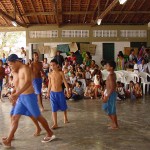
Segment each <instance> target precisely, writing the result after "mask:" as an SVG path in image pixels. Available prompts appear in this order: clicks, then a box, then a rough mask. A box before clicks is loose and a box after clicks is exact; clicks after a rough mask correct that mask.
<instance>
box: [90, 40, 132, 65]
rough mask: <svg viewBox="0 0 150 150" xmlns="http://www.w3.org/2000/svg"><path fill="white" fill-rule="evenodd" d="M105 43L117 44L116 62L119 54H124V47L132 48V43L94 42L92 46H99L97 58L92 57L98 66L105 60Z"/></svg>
mask: <svg viewBox="0 0 150 150" xmlns="http://www.w3.org/2000/svg"><path fill="white" fill-rule="evenodd" d="M103 43H114V44H115V60H116V59H117V54H118V52H119V51H123V52H124V47H130V42H113V41H112V42H92V44H95V45H97V47H96V53H95V56H92V58H93V59H94V60H95V61H96V63H97V64H98V65H100V62H101V60H103Z"/></svg>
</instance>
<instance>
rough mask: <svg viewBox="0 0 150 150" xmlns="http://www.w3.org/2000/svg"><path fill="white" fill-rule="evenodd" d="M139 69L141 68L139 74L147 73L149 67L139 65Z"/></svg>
mask: <svg viewBox="0 0 150 150" xmlns="http://www.w3.org/2000/svg"><path fill="white" fill-rule="evenodd" d="M138 68H139V72H147V69H148V65H147V64H144V65H142V64H140V65H138Z"/></svg>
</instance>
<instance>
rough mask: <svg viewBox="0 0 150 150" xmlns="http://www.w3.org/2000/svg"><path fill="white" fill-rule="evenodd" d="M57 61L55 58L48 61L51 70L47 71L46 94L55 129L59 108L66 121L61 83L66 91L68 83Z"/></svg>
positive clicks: (65, 104)
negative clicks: (48, 98)
mask: <svg viewBox="0 0 150 150" xmlns="http://www.w3.org/2000/svg"><path fill="white" fill-rule="evenodd" d="M58 66H59V65H58V62H57V60H55V59H53V60H51V63H50V68H51V69H52V72H51V73H49V75H48V79H49V84H48V94H47V96H48V97H49V96H50V103H51V107H52V117H53V122H54V124H53V126H52V129H57V128H58V124H57V111H58V110H61V111H63V112H64V123H68V118H67V103H66V99H65V95H64V91H63V89H62V83H64V85H65V87H66V91H67V95H69V93H68V89H69V88H68V84H67V82H66V79H65V77H64V73H63V72H62V71H59V68H58Z"/></svg>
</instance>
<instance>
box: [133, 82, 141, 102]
mask: <svg viewBox="0 0 150 150" xmlns="http://www.w3.org/2000/svg"><path fill="white" fill-rule="evenodd" d="M133 94H134V96H135V98H137V99H138V98H141V97H142V89H141V87H140V84H139V83H136V84H135V86H134V91H133Z"/></svg>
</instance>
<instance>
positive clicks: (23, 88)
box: [0, 47, 150, 146]
mask: <svg viewBox="0 0 150 150" xmlns="http://www.w3.org/2000/svg"><path fill="white" fill-rule="evenodd" d="M22 51H23V55H25V51H24V49H23V50H22ZM149 53H150V51H149V49H144V48H143V47H142V48H141V49H140V51H139V53H138V56H135V55H134V50H131V54H130V56H129V61H128V62H126V61H125V59H124V55H123V52H121V51H120V52H119V54H118V58H117V61H116V63H115V62H114V61H109V62H106V61H105V60H102V61H101V66H99V65H97V64H96V62H95V60H93V59H92V56H91V54H90V53H89V52H86V55H85V57H84V58H83V62H82V63H77V57H76V56H75V55H74V53H73V52H71V53H70V55H69V56H67V57H66V58H64V57H63V56H62V55H61V53H60V51H57V54H56V56H55V57H54V59H52V60H51V62H50V63H48V60H47V58H44V60H43V61H42V62H40V61H39V55H38V53H37V52H34V53H33V61H31V60H30V61H29V62H28V63H27V64H24V63H25V60H26V59H23V60H22V59H19V58H18V56H17V55H15V54H12V55H10V56H9V57H8V58H5V54H3V58H2V59H1V60H0V97H1V91H2V87H3V85H5V86H6V87H7V91H5V92H6V93H4V94H3V95H2V97H9V98H10V100H11V102H12V103H13V108H12V111H11V116H13V117H14V116H15V115H16V114H18V113H19V114H20V115H26V116H30V117H31V119H32V120H33V122H34V123H35V124H36V127H37V131H36V135H38V134H39V133H40V131H41V128H39V125H38V122H37V121H39V122H40V123H41V124H42V125H43V127H44V128H45V130H46V131H47V136H46V137H45V138H44V139H43V140H42V141H43V142H49V141H51V140H53V139H54V138H55V136H54V135H53V133H52V131H51V130H50V128H49V126H48V125H47V122H46V120H45V119H44V118H43V117H42V116H41V113H40V110H41V112H42V111H44V109H45V108H44V105H43V102H42V98H43V97H44V98H45V99H50V103H51V108H52V117H53V126H52V127H51V128H52V129H57V128H58V124H57V111H58V110H62V111H63V112H64V123H68V122H69V121H68V117H67V103H66V99H68V100H69V101H78V100H82V99H85V100H86V99H87V100H88V99H92V100H96V99H98V98H101V99H102V101H103V103H104V104H103V109H104V110H105V111H106V112H107V113H108V115H109V117H110V119H111V121H112V126H111V127H110V128H111V129H116V128H118V123H117V116H116V106H115V100H116V97H117V100H125V99H126V98H131V99H137V98H140V97H142V89H141V84H140V83H139V82H136V83H135V82H133V81H130V84H129V88H128V89H125V88H124V84H123V83H121V82H120V81H118V82H116V75H115V72H114V71H115V69H116V68H117V70H124V69H126V68H130V69H133V72H135V73H138V72H147V73H150V70H149V69H150V63H149V60H150V54H149ZM104 70H106V71H108V72H109V74H108V77H107V79H106V80H104V78H103V75H102V71H104ZM4 78H5V83H3V79H4ZM33 88H34V89H33ZM33 90H34V92H33ZM14 91H15V92H14ZM16 91H17V92H16ZM16 93H17V94H16ZM33 93H35V94H36V95H37V97H36V98H35V95H34V94H33ZM20 94H21V95H20ZM24 94H25V95H24ZM26 94H27V95H26ZM19 95H20V96H19ZM32 98H33V99H35V101H36V99H38V102H39V108H40V110H39V108H38V106H37V104H36V102H34V101H33V103H34V104H31V105H30V106H29V105H27V101H26V100H27V99H32ZM1 101H2V100H1ZM24 106H26V107H24ZM33 107H35V108H34V111H33V110H32V109H33ZM29 110H30V111H29ZM27 112H28V113H27ZM32 116H33V118H32ZM13 117H12V122H13V121H14V124H15V126H13V127H14V128H13V129H12V130H11V132H10V135H9V136H8V137H6V138H4V139H3V144H4V145H5V146H11V141H12V139H13V137H14V133H15V130H16V128H17V125H18V122H19V118H20V116H19V117H17V118H13ZM15 117H16V116H15ZM35 118H36V120H35ZM16 120H17V121H16Z"/></svg>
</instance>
